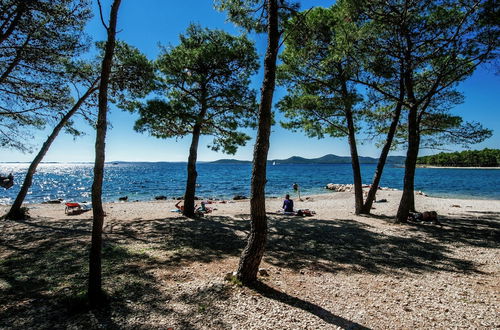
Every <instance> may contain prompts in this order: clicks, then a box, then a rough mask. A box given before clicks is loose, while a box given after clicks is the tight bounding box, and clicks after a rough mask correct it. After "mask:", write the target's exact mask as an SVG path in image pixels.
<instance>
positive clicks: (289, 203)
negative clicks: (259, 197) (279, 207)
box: [283, 194, 293, 213]
mask: <svg viewBox="0 0 500 330" xmlns="http://www.w3.org/2000/svg"><path fill="white" fill-rule="evenodd" d="M283 212H285V213H286V212H293V200H291V199H290V195H288V194H286V196H285V200H284V201H283Z"/></svg>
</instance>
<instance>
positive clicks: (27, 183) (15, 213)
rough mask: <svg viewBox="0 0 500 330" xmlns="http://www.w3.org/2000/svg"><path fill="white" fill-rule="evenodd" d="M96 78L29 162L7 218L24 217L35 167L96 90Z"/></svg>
mask: <svg viewBox="0 0 500 330" xmlns="http://www.w3.org/2000/svg"><path fill="white" fill-rule="evenodd" d="M97 82H98V80H96V81H95V82H94V83H93V84H92V86H91V87H90V88H89V89H88V90H87V91H86V92H85V94H83V95H82V97H80V99H79V100H78V101H77V102H76V103H75V105H74V106H73V108H71V110H69V111H68V112H67V113H66V114H65V115H64V116H63V117H62V118H61V120H60V121H59V123H58V124H57V125H56V127H54V129H53V131H52V133H51V134H50V135H49V136H48V138H47V140H46V141H45V143H44V144H43V145H42V148H41V149H40V151H39V152H38V154H37V155H36V157H35V158H34V159H33V161H32V162H31V164H30V166H29V168H28V172H27V173H26V177H25V178H24V182H23V185H22V186H21V190H19V193H18V194H17V197H16V199H15V201H14V203H13V204H12V206H11V208H10V210H9V213H7V215H6V216H5V217H6V218H7V219H22V218H23V217H24V213H23V212H21V206H22V204H23V202H24V199H25V198H26V195H27V194H28V190H29V188H30V187H31V184H32V181H33V175H34V174H35V172H36V169H37V167H38V165H39V164H40V162H41V161H42V159H43V157H45V155H46V154H47V151H48V150H49V148H50V146H51V145H52V143H53V142H54V140H55V139H56V137H57V136H58V135H59V132H60V131H61V129H62V128H63V127H64V125H66V123H67V122H68V120H69V119H70V118H71V117H72V116H73V115H74V114H75V113H76V111H78V109H79V108H80V107H81V105H82V104H83V103H84V102H85V100H86V99H87V98H88V97H89V96H90V95H92V93H94V92H95V91H96V87H95V86H96V84H97Z"/></svg>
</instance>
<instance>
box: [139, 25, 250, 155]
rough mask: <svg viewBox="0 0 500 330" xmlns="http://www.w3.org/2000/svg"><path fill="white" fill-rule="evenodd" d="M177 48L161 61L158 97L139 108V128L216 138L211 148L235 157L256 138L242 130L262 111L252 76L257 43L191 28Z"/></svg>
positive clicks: (158, 64)
mask: <svg viewBox="0 0 500 330" xmlns="http://www.w3.org/2000/svg"><path fill="white" fill-rule="evenodd" d="M180 40H181V42H180V44H179V45H178V46H176V47H172V46H170V47H165V48H163V50H162V54H161V55H160V56H159V58H158V60H157V61H156V67H157V73H158V81H157V92H158V93H163V94H164V95H165V98H164V99H159V98H157V99H153V100H149V101H147V102H146V103H145V104H142V105H140V106H139V107H138V111H139V115H140V118H139V120H138V121H137V122H136V125H135V129H136V130H138V131H141V132H148V133H150V134H151V135H152V136H155V137H158V138H172V137H175V138H179V137H183V136H186V135H188V134H191V133H192V132H193V129H194V127H195V125H197V124H199V125H200V127H201V134H203V135H211V136H213V137H214V140H213V143H212V144H211V148H212V149H213V150H220V149H222V150H223V151H224V152H227V153H232V154H234V153H235V152H236V149H237V147H238V146H240V145H244V144H245V142H246V141H247V140H249V139H250V137H249V136H248V135H246V134H244V133H242V132H239V131H238V130H237V129H238V127H241V126H248V125H250V124H251V122H252V121H251V119H252V118H254V117H253V116H254V114H255V111H256V107H257V106H256V103H255V91H253V90H251V89H250V88H249V84H250V76H251V75H252V74H253V73H255V72H256V70H257V68H258V63H257V55H256V51H255V48H254V46H253V44H252V43H251V42H250V41H249V40H248V39H247V38H246V37H245V36H241V37H234V36H231V35H229V34H227V33H225V32H223V31H220V30H208V29H203V28H201V27H199V26H197V25H191V26H190V27H189V28H188V29H187V32H186V34H184V35H181V36H180Z"/></svg>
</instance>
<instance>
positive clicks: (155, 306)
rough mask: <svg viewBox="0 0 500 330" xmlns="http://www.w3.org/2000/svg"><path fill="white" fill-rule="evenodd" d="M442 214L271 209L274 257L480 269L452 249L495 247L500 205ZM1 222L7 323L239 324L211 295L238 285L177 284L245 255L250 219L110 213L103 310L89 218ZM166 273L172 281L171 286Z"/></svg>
mask: <svg viewBox="0 0 500 330" xmlns="http://www.w3.org/2000/svg"><path fill="white" fill-rule="evenodd" d="M242 218H245V217H242ZM442 221H443V224H444V226H443V228H439V227H435V226H431V225H418V226H417V225H415V226H405V228H402V230H403V229H404V230H406V231H407V232H409V233H410V234H411V233H417V234H419V235H406V236H409V237H403V236H396V235H394V234H386V233H384V232H376V231H375V230H373V228H371V227H370V226H369V225H366V224H363V223H360V222H355V221H352V220H336V221H331V220H321V219H310V218H296V217H288V218H287V217H270V218H269V241H268V247H267V251H266V255H265V260H266V262H268V263H270V264H272V265H275V266H277V267H283V268H289V269H293V270H299V269H304V268H305V269H309V270H313V271H322V272H331V273H335V272H341V271H344V270H345V269H347V268H348V269H349V271H357V272H370V273H400V272H405V271H411V272H413V273H423V272H434V271H447V272H459V273H464V272H477V271H478V270H477V269H476V267H475V265H474V263H473V262H471V261H468V260H460V259H457V258H454V257H452V252H453V251H452V249H453V247H454V246H455V245H457V244H462V245H470V246H481V247H494V246H495V247H496V246H497V244H498V241H499V231H500V226H499V223H500V222H499V221H500V213H484V212H482V213H472V212H471V213H470V216H467V217H461V218H445V219H442ZM0 227H1V228H0V229H1V230H2V233H3V234H2V236H1V237H0V252H1V255H2V260H1V262H0V296H1V299H0V300H2V305H4V307H3V308H2V309H1V310H0V320H1V321H0V328H4V327H5V328H33V327H37V328H45V327H47V328H59V327H64V328H67V327H78V328H81V327H90V328H94V327H98V326H102V327H106V328H120V327H127V326H130V325H131V323H130V320H129V319H128V318H129V317H131V316H133V317H134V318H136V319H138V320H141V321H137V322H139V323H137V324H135V325H136V326H138V327H141V326H142V327H147V324H149V323H148V322H150V321H148V320H149V319H150V318H151V317H152V316H154V315H157V316H158V317H162V316H163V317H164V316H168V315H175V319H176V320H178V321H177V324H176V325H175V326H176V327H180V328H192V327H196V325H195V324H193V323H192V322H193V321H192V320H193V319H195V318H193V316H194V315H198V314H200V313H201V314H203V315H206V316H209V317H210V318H209V319H210V320H211V321H210V322H212V323H211V324H210V325H211V326H213V327H215V328H224V327H229V326H230V325H227V324H224V322H223V320H222V318H221V316H220V315H223V314H224V311H221V310H218V308H217V307H216V304H215V303H207V301H211V300H214V301H223V300H225V299H227V297H228V295H230V294H231V292H230V290H231V286H230V285H229V284H227V285H222V286H220V287H218V286H217V285H214V284H210V285H207V286H206V287H205V288H201V289H200V290H199V291H198V292H196V293H194V294H191V295H190V294H189V293H186V292H184V293H180V292H178V288H176V285H175V283H185V282H188V281H189V280H190V277H189V276H196V274H194V275H179V274H178V273H179V272H180V271H182V267H183V266H185V265H189V264H191V263H193V262H198V263H200V262H201V263H209V262H212V261H216V260H219V259H224V258H227V257H237V256H239V255H240V253H241V251H242V249H243V248H244V246H245V243H246V241H245V240H246V236H247V234H248V230H249V222H248V221H246V220H242V219H239V218H236V219H235V218H230V217H224V216H212V217H207V218H205V219H199V220H192V219H187V218H163V219H155V220H134V221H123V222H122V221H119V220H115V221H109V222H108V224H107V227H106V228H105V230H106V234H105V246H104V247H103V276H104V283H105V285H106V291H107V292H108V294H109V297H110V300H109V305H108V308H107V309H106V308H105V309H103V310H101V311H99V312H96V311H94V312H92V311H88V310H87V309H85V306H84V305H85V303H84V302H85V296H84V294H85V292H86V279H87V271H88V268H87V260H88V253H87V251H88V249H89V240H90V222H89V221H88V220H85V219H78V218H74V217H73V218H71V221H67V220H54V219H43V218H38V219H30V220H26V221H10V220H7V221H3V222H2V224H1V225H0ZM422 233H423V234H425V235H424V236H425V237H426V239H425V240H424V239H422V238H421V237H422V235H420V234H422ZM159 271H161V272H162V274H165V275H162V276H163V277H161V281H162V282H161V283H160V280H159V278H160V277H159V276H158V275H156V274H155V272H159ZM223 272H224V270H221V277H222V276H223ZM191 278H192V277H191ZM165 281H167V282H168V283H170V284H169V285H168V286H165ZM253 290H255V291H256V292H258V293H259V294H261V295H262V296H264V297H267V298H269V299H275V300H279V301H281V302H284V303H286V304H288V305H291V306H296V307H298V308H301V309H303V310H305V311H307V312H309V313H312V314H314V315H316V316H318V317H320V318H321V319H323V320H324V321H325V322H327V323H329V324H334V325H337V326H339V327H351V328H356V327H359V328H363V327H362V326H361V325H358V324H355V323H353V322H351V321H349V320H345V319H343V318H342V317H340V316H336V315H333V314H332V313H331V312H329V311H327V310H324V309H323V308H321V307H320V306H317V305H314V304H312V303H309V302H307V301H305V300H302V299H301V298H300V297H292V296H289V295H288V294H286V293H283V292H279V291H277V290H275V289H273V288H272V287H269V286H267V285H266V284H263V283H260V284H257V285H256V286H255V287H254V288H253ZM208 296H210V299H208V298H207V297H208ZM172 299H174V300H175V299H178V300H181V301H184V302H185V303H186V304H188V305H189V308H188V310H187V311H186V313H184V314H178V313H177V312H175V311H174V310H173V309H171V308H170V307H169V306H170V305H169V301H171V300H172ZM207 319H208V317H207ZM150 325H151V326H153V324H150Z"/></svg>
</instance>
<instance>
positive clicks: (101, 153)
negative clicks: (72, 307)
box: [88, 0, 121, 308]
mask: <svg viewBox="0 0 500 330" xmlns="http://www.w3.org/2000/svg"><path fill="white" fill-rule="evenodd" d="M120 2H121V0H114V1H113V4H112V5H111V13H110V19H109V27H107V28H106V29H107V34H108V40H107V42H106V46H105V50H104V58H103V60H102V69H101V84H100V86H99V114H98V117H97V133H96V143H95V164H94V182H93V183H92V210H93V222H92V242H91V247H90V258H89V286H88V298H89V304H90V307H92V308H95V307H98V306H99V305H101V304H102V303H104V294H103V291H102V276H101V249H102V228H103V225H104V210H103V208H102V182H103V177H104V161H105V141H106V130H107V118H106V117H107V110H108V85H109V76H110V73H111V68H112V65H113V54H114V50H115V40H116V22H117V19H118V9H119V7H120Z"/></svg>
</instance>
